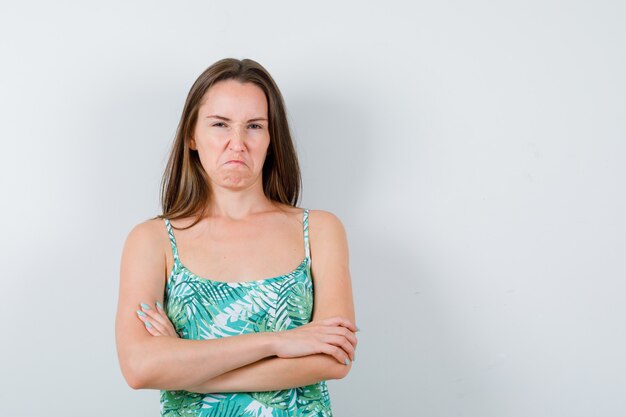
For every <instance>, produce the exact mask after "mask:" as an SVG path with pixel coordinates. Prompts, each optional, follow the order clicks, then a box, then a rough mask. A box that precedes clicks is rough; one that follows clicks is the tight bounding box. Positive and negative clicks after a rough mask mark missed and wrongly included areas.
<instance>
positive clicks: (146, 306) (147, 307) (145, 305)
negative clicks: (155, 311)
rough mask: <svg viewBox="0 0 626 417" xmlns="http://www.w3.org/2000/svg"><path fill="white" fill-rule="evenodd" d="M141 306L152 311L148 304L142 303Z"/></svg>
mask: <svg viewBox="0 0 626 417" xmlns="http://www.w3.org/2000/svg"><path fill="white" fill-rule="evenodd" d="M141 306H142V307H143V308H144V309H146V310H150V306H149V305H148V304H146V303H141Z"/></svg>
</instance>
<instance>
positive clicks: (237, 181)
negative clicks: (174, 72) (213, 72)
mask: <svg viewBox="0 0 626 417" xmlns="http://www.w3.org/2000/svg"><path fill="white" fill-rule="evenodd" d="M269 143H270V134H269V130H268V117H267V99H266V98H265V93H264V92H263V90H261V89H260V88H259V87H257V86H256V85H254V84H252V83H241V82H239V81H236V80H224V81H220V82H218V83H215V84H214V85H213V86H212V87H211V88H209V90H208V91H207V92H206V94H205V96H204V102H203V104H202V105H201V106H200V109H199V110H198V120H197V122H196V126H195V129H194V132H193V137H192V138H191V140H190V144H189V146H190V148H191V149H194V150H197V151H198V154H199V156H200V162H201V163H202V167H203V168H204V170H205V171H206V173H207V174H208V176H209V178H210V179H211V182H212V183H213V185H218V186H222V187H226V188H231V189H245V188H249V187H250V186H252V185H254V184H255V183H257V182H259V183H261V182H262V181H261V179H262V177H261V174H262V169H263V163H264V161H265V155H266V153H267V149H268V147H269Z"/></svg>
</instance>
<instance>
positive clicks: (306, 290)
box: [116, 59, 357, 416]
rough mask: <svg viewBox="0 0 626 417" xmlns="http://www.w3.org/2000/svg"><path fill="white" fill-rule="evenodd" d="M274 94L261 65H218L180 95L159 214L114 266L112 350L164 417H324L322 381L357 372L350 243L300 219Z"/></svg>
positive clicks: (334, 229)
mask: <svg viewBox="0 0 626 417" xmlns="http://www.w3.org/2000/svg"><path fill="white" fill-rule="evenodd" d="M300 186H301V176H300V169H299V164H298V159H297V155H296V152H295V147H294V144H293V142H292V139H291V135H290V131H289V126H288V123H287V117H286V112H285V108H284V102H283V98H282V95H281V93H280V91H279V89H278V87H277V86H276V84H275V83H274V80H273V79H272V77H271V76H270V75H269V73H268V72H267V71H266V70H265V69H264V68H263V67H262V66H261V65H260V64H258V63H257V62H255V61H252V60H249V59H244V60H236V59H223V60H221V61H218V62H216V63H215V64H213V65H211V66H210V67H209V68H207V69H206V70H205V71H204V72H203V73H202V74H201V75H200V77H198V79H197V80H196V82H195V83H194V84H193V86H192V87H191V90H190V92H189V94H188V96H187V100H186V102H185V106H184V109H183V113H182V117H181V120H180V123H179V126H178V130H177V133H176V137H175V140H174V143H173V146H172V150H171V154H170V158H169V161H168V164H167V167H166V170H165V174H164V176H163V183H162V193H161V200H162V210H163V213H162V214H161V215H159V216H156V217H154V218H152V219H150V220H147V221H144V222H142V223H140V224H138V225H137V226H135V227H134V228H133V229H132V230H131V232H130V233H129V235H128V237H127V239H126V242H125V245H124V249H123V253H122V260H121V271H120V289H119V300H118V310H117V317H116V343H117V351H118V357H119V361H120V366H121V370H122V373H123V375H124V377H125V379H126V381H127V382H128V384H129V385H130V386H131V387H132V388H134V389H141V388H151V389H159V390H161V397H160V398H161V415H162V416H178V415H186V416H331V415H332V411H331V403H330V396H329V393H328V389H327V386H326V380H328V379H339V378H343V377H345V376H346V375H347V374H348V372H349V371H350V369H351V366H352V362H353V361H354V354H355V348H356V345H357V337H356V334H355V332H356V331H357V327H356V325H355V323H354V321H355V318H354V304H353V298H352V285H351V278H350V272H349V268H348V244H347V238H346V234H345V230H344V227H343V225H342V223H341V221H340V220H339V219H338V218H337V217H336V216H335V215H334V214H332V213H330V212H327V211H323V210H309V209H302V208H299V207H297V201H298V199H299V195H300Z"/></svg>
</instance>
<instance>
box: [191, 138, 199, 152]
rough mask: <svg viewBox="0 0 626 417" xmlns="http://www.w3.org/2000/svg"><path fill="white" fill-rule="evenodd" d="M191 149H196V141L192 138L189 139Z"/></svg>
mask: <svg viewBox="0 0 626 417" xmlns="http://www.w3.org/2000/svg"><path fill="white" fill-rule="evenodd" d="M189 149H191V150H193V151H195V150H197V149H196V140H195V139H194V138H193V136H192V137H190V138H189Z"/></svg>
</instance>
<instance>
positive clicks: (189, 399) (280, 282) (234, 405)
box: [160, 209, 332, 417]
mask: <svg viewBox="0 0 626 417" xmlns="http://www.w3.org/2000/svg"><path fill="white" fill-rule="evenodd" d="M308 214H309V211H308V209H305V210H304V212H303V222H302V223H303V229H304V246H305V251H306V256H305V258H304V260H303V261H302V262H301V263H300V265H299V266H298V267H297V268H296V269H294V270H293V271H291V272H289V273H288V274H285V275H280V276H277V277H273V278H267V279H263V280H256V281H246V282H221V281H213V280H210V279H207V278H202V277H198V276H196V275H195V274H194V273H193V272H191V271H189V270H188V269H187V268H186V267H185V266H184V265H183V264H182V263H181V262H180V259H179V257H178V248H177V246H176V240H175V238H174V233H173V230H172V226H171V224H170V222H169V220H168V219H164V220H165V225H166V227H167V231H168V234H169V238H170V243H171V246H172V252H173V255H174V267H173V269H172V273H171V274H170V277H169V278H168V280H167V282H166V285H165V297H164V308H165V310H166V312H167V315H168V317H169V318H170V320H171V321H172V324H173V325H174V328H175V329H176V332H177V333H178V334H179V335H180V336H181V337H182V338H184V339H193V340H207V339H217V338H220V337H229V336H236V335H240V334H246V333H254V332H274V331H282V330H287V329H293V328H295V327H298V326H302V325H304V324H306V323H309V322H310V321H311V314H312V310H313V282H312V279H311V256H310V248H309V230H308V229H309V227H308ZM160 401H161V416H166V417H178V416H189V417H192V416H193V417H198V416H201V417H216V416H220V417H291V416H298V417H332V410H331V403H330V396H329V393H328V387H327V385H326V381H321V382H318V383H315V384H311V385H307V386H304V387H296V388H290V389H284V390H278V391H263V392H234V393H210V394H201V393H195V392H188V391H184V390H178V391H167V390H161V392H160Z"/></svg>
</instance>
